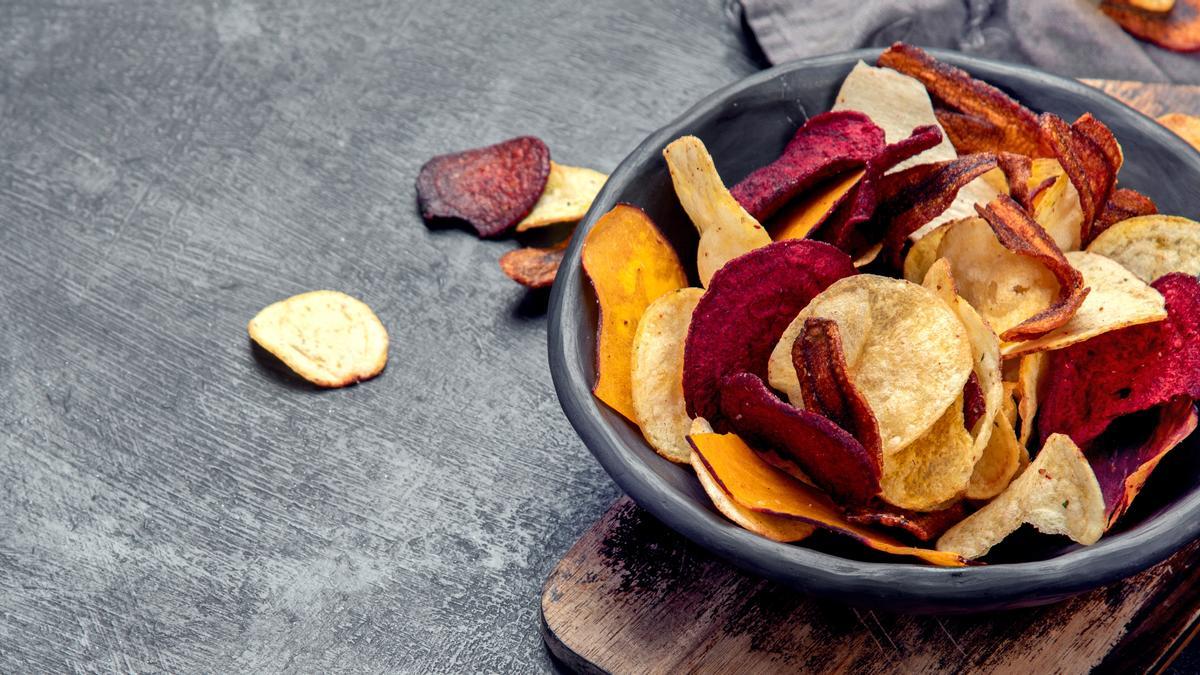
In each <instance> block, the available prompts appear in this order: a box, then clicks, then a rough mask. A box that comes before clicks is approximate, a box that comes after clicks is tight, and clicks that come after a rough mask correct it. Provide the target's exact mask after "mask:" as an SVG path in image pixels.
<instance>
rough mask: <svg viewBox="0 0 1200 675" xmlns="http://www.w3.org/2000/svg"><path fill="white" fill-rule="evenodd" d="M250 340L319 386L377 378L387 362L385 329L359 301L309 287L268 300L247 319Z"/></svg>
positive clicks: (386, 335)
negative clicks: (295, 293) (262, 307)
mask: <svg viewBox="0 0 1200 675" xmlns="http://www.w3.org/2000/svg"><path fill="white" fill-rule="evenodd" d="M247 328H248V330H249V332H250V339H252V340H254V341H255V342H256V343H258V345H259V346H261V347H262V348H263V349H265V350H267V351H268V352H271V353H272V354H274V355H275V356H276V357H277V358H278V359H279V360H280V361H283V362H284V363H285V364H286V365H287V367H288V368H291V369H292V370H293V371H295V372H296V374H297V375H299V376H300V377H303V378H304V379H306V380H308V381H309V382H312V383H313V384H315V385H317V386H320V387H329V388H335V387H345V386H347V385H350V384H354V383H355V382H362V381H363V380H369V379H371V378H372V377H375V376H376V375H378V374H379V373H380V371H382V370H383V367H384V365H386V364H387V349H388V334H387V330H386V329H385V328H384V327H383V324H382V323H380V322H379V317H377V316H375V313H374V312H372V311H371V308H370V307H367V306H366V304H364V303H363V302H362V301H361V300H358V299H356V298H352V297H350V296H349V295H346V294H345V293H340V292H338V291H310V292H308V293H301V294H300V295H293V296H292V297H290V298H288V299H286V300H280V301H279V302H276V303H274V304H271V305H268V306H267V307H265V308H264V309H263V310H262V311H261V312H259V313H258V314H257V315H255V317H254V318H253V319H251V320H250V325H249V326H248V327H247Z"/></svg>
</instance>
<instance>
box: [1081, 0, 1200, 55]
mask: <svg viewBox="0 0 1200 675" xmlns="http://www.w3.org/2000/svg"><path fill="white" fill-rule="evenodd" d="M1100 9H1101V10H1103V11H1104V13H1105V14H1107V15H1108V16H1109V17H1110V18H1112V20H1113V21H1116V22H1117V23H1118V24H1119V25H1120V26H1121V28H1123V29H1125V32H1126V33H1129V34H1130V35H1133V36H1134V37H1136V38H1140V39H1142V40H1146V41H1148V42H1153V43H1154V44H1156V45H1158V46H1159V47H1164V48H1166V49H1171V50H1174V51H1177V52H1194V51H1196V50H1198V49H1200V0H1178V2H1176V3H1175V5H1174V7H1171V8H1170V10H1169V11H1165V12H1162V11H1151V10H1148V9H1141V8H1139V7H1136V6H1134V3H1131V2H1122V1H1121V0H1105V2H1104V3H1102V4H1101V5H1100Z"/></svg>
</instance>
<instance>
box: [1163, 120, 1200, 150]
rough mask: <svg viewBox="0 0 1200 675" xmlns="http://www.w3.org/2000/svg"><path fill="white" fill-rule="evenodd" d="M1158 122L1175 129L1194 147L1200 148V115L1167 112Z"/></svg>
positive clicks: (1177, 133)
mask: <svg viewBox="0 0 1200 675" xmlns="http://www.w3.org/2000/svg"><path fill="white" fill-rule="evenodd" d="M1158 123H1159V124H1161V125H1163V126H1164V127H1166V128H1168V129H1170V130H1171V131H1174V132H1175V133H1176V135H1178V136H1179V137H1180V138H1182V139H1183V140H1185V141H1187V142H1188V143H1189V144H1191V146H1192V147H1193V148H1196V149H1197V150H1200V117H1196V116H1195V115H1185V114H1183V113H1167V114H1166V115H1162V116H1161V117H1159V118H1158Z"/></svg>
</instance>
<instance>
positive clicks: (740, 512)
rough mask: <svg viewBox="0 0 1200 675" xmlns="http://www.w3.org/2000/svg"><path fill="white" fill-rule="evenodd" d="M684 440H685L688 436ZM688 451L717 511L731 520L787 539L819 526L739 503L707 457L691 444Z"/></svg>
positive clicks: (801, 536) (776, 538)
mask: <svg viewBox="0 0 1200 675" xmlns="http://www.w3.org/2000/svg"><path fill="white" fill-rule="evenodd" d="M684 442H685V443H686V439H685V440H684ZM688 453H689V454H688V460H689V463H690V464H691V465H692V468H693V469H695V470H696V478H697V479H698V480H699V481H700V487H702V488H704V492H705V494H707V495H708V498H709V499H711V500H712V503H713V506H714V507H715V508H716V509H717V512H718V513H720V514H721V515H723V516H725V517H726V518H728V519H730V520H732V521H733V522H734V524H736V525H739V526H740V527H742V528H743V529H746V530H749V531H751V532H753V533H754V534H757V535H758V536H760V537H766V538H767V539H770V540H771V541H781V542H784V543H794V542H797V541H800V540H801V539H804V538H806V537H808V535H810V534H812V533H813V531H814V530H815V529H816V528H815V527H813V526H812V525H811V524H809V523H807V522H805V521H803V520H797V519H795V518H787V517H785V516H776V515H773V514H770V513H759V512H757V511H751V510H750V509H748V508H746V507H744V506H740V505H739V504H738V503H737V502H735V501H733V498H732V497H730V496H729V493H727V492H725V490H724V489H723V488H722V487H721V486H720V484H718V483H717V479H716V478H713V475H712V473H711V472H710V471H709V470H708V467H707V466H704V461H703V460H701V459H700V455H698V454H696V453H695V452H693V451H692V449H691V446H688Z"/></svg>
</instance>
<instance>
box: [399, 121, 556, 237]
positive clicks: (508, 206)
mask: <svg viewBox="0 0 1200 675" xmlns="http://www.w3.org/2000/svg"><path fill="white" fill-rule="evenodd" d="M549 175H550V149H549V148H547V147H546V144H545V143H543V142H542V141H541V140H539V139H537V138H534V137H532V136H522V137H520V138H514V139H511V140H508V141H504V142H503V143H497V144H495V145H489V146H487V147H486V148H476V149H474V150H465V151H463V152H458V153H454V154H451V155H438V156H437V157H434V158H433V159H431V160H429V161H428V162H426V163H425V166H422V167H421V172H420V173H419V174H417V201H418V202H419V203H420V206H421V215H422V216H424V217H425V218H426V219H434V218H458V219H461V220H465V221H467V222H468V223H470V224H471V226H472V227H474V228H475V231H476V232H478V233H479V236H481V237H494V236H496V235H498V234H502V233H503V232H505V231H507V230H508V229H509V228H511V227H512V226H513V225H516V224H517V223H518V222H519V221H520V220H521V219H522V218H524V217H525V216H526V215H528V214H529V212H530V210H532V209H533V206H534V204H536V203H537V201H538V199H539V198H540V197H541V196H542V191H543V189H544V188H545V187H546V180H547V178H548V177H549Z"/></svg>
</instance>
